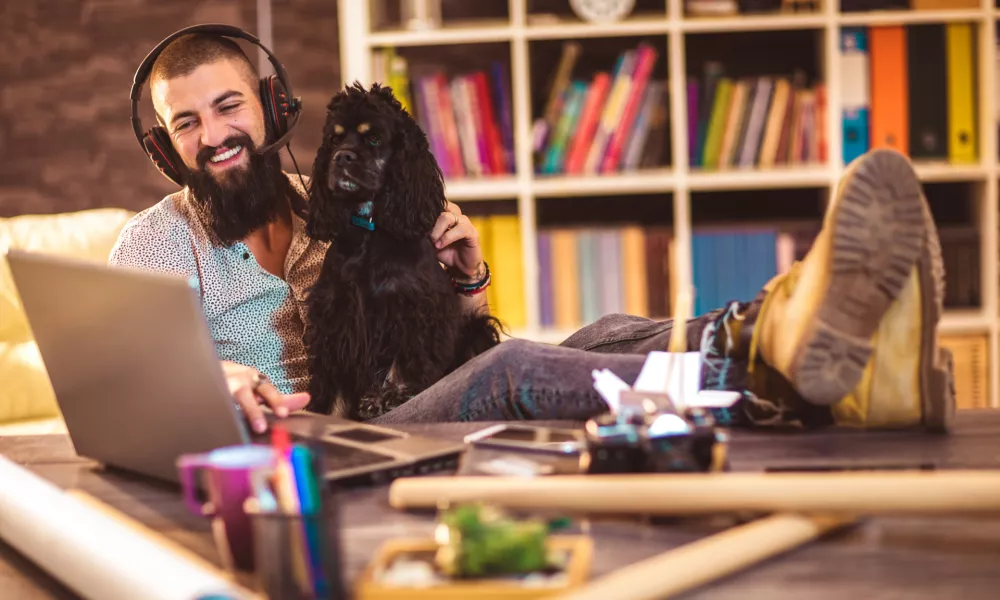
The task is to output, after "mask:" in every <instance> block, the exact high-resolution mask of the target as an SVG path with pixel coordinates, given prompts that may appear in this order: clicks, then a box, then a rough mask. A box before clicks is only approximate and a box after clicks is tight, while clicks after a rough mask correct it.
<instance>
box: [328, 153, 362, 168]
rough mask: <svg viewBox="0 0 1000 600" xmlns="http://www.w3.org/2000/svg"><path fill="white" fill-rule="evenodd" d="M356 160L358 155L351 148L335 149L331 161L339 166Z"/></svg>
mask: <svg viewBox="0 0 1000 600" xmlns="http://www.w3.org/2000/svg"><path fill="white" fill-rule="evenodd" d="M356 160H358V155H357V154H355V153H354V152H353V151H352V150H337V152H336V153H334V155H333V162H334V163H335V164H336V165H337V166H339V167H343V166H345V165H349V164H351V163H352V162H354V161H356Z"/></svg>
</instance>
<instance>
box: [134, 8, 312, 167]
mask: <svg viewBox="0 0 1000 600" xmlns="http://www.w3.org/2000/svg"><path fill="white" fill-rule="evenodd" d="M189 33H208V34H213V35H218V36H223V37H229V38H241V39H244V40H247V41H249V42H252V43H254V44H255V45H257V46H259V47H260V48H261V49H262V50H264V52H265V53H267V58H268V60H269V61H271V65H272V66H273V67H274V72H275V73H276V75H268V76H267V77H264V78H262V79H261V80H260V89H259V94H260V103H261V106H262V107H263V109H264V121H265V124H266V125H267V130H268V131H269V132H271V134H272V135H273V136H274V137H276V138H278V139H276V140H275V141H274V142H272V143H271V144H267V145H266V146H262V147H261V148H259V149H258V150H257V152H258V153H260V154H267V153H269V152H271V151H273V150H275V149H277V150H280V149H281V147H282V146H284V145H285V144H287V143H288V140H289V139H291V137H292V131H293V130H294V129H295V126H296V125H297V124H298V122H299V116H300V115H301V114H302V99H301V98H297V97H294V96H292V86H291V84H290V83H289V82H288V75H286V74H285V69H284V67H282V66H281V62H280V61H278V58H277V57H276V56H275V55H274V54H273V53H272V52H271V51H270V50H268V49H267V47H266V46H264V45H263V44H261V43H260V40H259V39H258V38H257V37H256V36H254V35H251V34H249V33H247V32H245V31H243V30H242V29H240V28H239V27H233V26H232V25H223V24H218V23H212V24H207V25H194V26H191V27H186V28H184V29H181V30H180V31H178V32H176V33H173V34H171V35H170V36H169V37H167V39H165V40H163V41H162V42H160V43H159V44H157V46H156V47H155V48H153V49H152V51H150V53H149V54H147V55H146V58H145V59H143V61H142V64H140V65H139V68H138V69H137V70H136V72H135V79H134V80H133V81H132V93H131V97H132V129H133V130H134V131H135V138H136V139H137V140H139V145H140V146H142V149H143V151H144V152H145V153H146V154H147V155H148V156H149V158H150V160H152V161H153V164H154V165H155V166H156V168H157V169H158V170H159V171H160V173H162V174H163V175H164V176H165V177H166V178H167V179H169V180H170V181H173V182H174V183H176V184H177V185H179V186H183V185H184V177H183V175H182V173H183V162H182V161H181V157H180V156H178V155H177V151H176V150H175V149H174V146H173V143H171V141H170V135H169V134H168V133H167V130H166V129H164V128H163V127H160V126H158V125H157V126H154V127H151V128H150V129H149V131H146V132H144V131H143V129H142V123H141V122H140V121H139V112H138V108H139V97H140V96H141V95H142V86H143V84H144V83H145V82H146V79H147V78H148V77H149V73H150V71H152V70H153V63H154V62H156V58H157V57H158V56H159V55H160V52H162V51H163V49H164V48H166V47H167V45H168V44H170V42H172V41H174V40H175V39H177V38H178V37H180V36H182V35H186V34H189Z"/></svg>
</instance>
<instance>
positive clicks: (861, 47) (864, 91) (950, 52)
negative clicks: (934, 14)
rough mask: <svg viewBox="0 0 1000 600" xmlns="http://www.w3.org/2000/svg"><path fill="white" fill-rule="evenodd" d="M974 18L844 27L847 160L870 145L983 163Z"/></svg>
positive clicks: (927, 156)
mask: <svg viewBox="0 0 1000 600" xmlns="http://www.w3.org/2000/svg"><path fill="white" fill-rule="evenodd" d="M976 27H977V25H975V24H973V23H948V24H920V25H892V26H884V27H869V28H865V27H846V28H844V29H843V30H842V31H841V44H840V47H841V93H842V98H841V104H842V105H843V110H844V113H843V131H844V133H843V137H844V155H843V159H844V163H845V164H847V163H850V162H851V161H852V160H854V159H855V158H857V157H858V156H861V155H863V154H864V153H865V152H867V151H868V150H869V149H871V148H893V149H895V150H898V151H899V152H902V153H904V154H907V155H908V156H910V157H911V158H914V159H924V160H941V161H948V162H950V163H956V164H957V163H975V162H978V160H979V158H978V154H979V153H978V142H977V137H978V136H977V129H976V127H977V126H976V82H975V80H976V68H977V67H976V54H977V52H976V40H975V28H976Z"/></svg>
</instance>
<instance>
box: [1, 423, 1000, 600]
mask: <svg viewBox="0 0 1000 600" xmlns="http://www.w3.org/2000/svg"><path fill="white" fill-rule="evenodd" d="M482 426H483V424H482V423H480V424H442V425H426V426H411V427H405V428H403V427H401V428H400V429H407V430H410V431H413V432H420V433H424V434H430V435H437V436H439V437H447V438H452V439H460V438H461V436H462V435H464V434H465V433H468V432H469V431H471V430H474V429H478V428H480V427H482ZM0 454H4V455H6V456H7V457H8V458H10V459H12V460H14V461H15V462H18V463H21V464H24V465H27V466H28V467H29V468H30V469H31V470H32V471H34V472H35V473H37V474H39V475H40V476H42V477H45V478H46V479H49V480H51V481H52V482H54V483H55V484H56V485H59V486H61V487H64V488H79V489H82V490H84V491H86V492H88V493H90V494H92V495H94V496H96V497H97V498H99V499H101V500H103V501H104V502H106V503H108V504H109V505H111V506H113V507H115V508H117V509H119V510H121V511H123V512H124V513H126V514H127V515H129V516H131V517H133V518H136V519H138V520H140V521H141V522H143V523H145V524H147V525H148V526H150V527H152V528H154V529H156V530H158V531H160V532H161V533H162V534H164V535H166V536H168V537H170V538H171V539H173V540H175V541H177V542H179V543H181V544H183V545H184V546H186V547H188V548H190V549H191V550H192V551H194V552H195V553H197V554H199V555H201V556H202V557H204V558H206V559H208V560H209V561H211V562H213V563H216V564H218V562H219V561H218V556H217V554H216V552H215V548H214V546H213V545H212V541H211V538H210V535H209V530H208V524H207V522H205V521H203V520H201V519H199V518H197V517H194V516H193V515H191V514H190V513H188V512H187V509H186V508H185V507H184V505H183V503H182V501H181V499H180V496H179V493H178V491H177V490H176V489H175V488H173V487H171V486H168V485H165V484H160V483H156V482H151V481H148V480H144V479H140V478H136V477H132V476H126V475H121V474H117V473H108V472H102V471H101V470H99V469H97V468H95V466H94V464H93V463H91V462H89V461H86V460H83V459H80V458H78V457H76V456H75V454H74V453H73V451H72V448H71V446H70V444H69V441H68V439H67V438H66V437H65V436H59V435H48V436H34V437H10V438H0ZM730 456H731V462H732V468H733V470H738V471H759V470H765V469H773V468H797V467H822V466H834V465H839V466H848V467H854V468H860V467H865V466H891V467H894V468H898V467H904V466H911V467H918V466H923V467H924V468H927V467H928V466H930V467H933V468H938V469H945V468H1000V412H992V411H976V412H968V413H964V414H960V415H959V419H958V424H957V428H956V432H955V433H954V434H953V435H951V436H947V437H943V436H935V435H930V434H923V433H919V432H852V431H825V432H819V433H815V432H814V433H809V434H804V433H787V434H786V433H780V434H779V433H768V434H764V433H755V432H735V434H734V438H733V441H732V447H731V455H730ZM386 489H387V488H385V487H380V488H374V489H367V490H358V491H355V492H351V493H350V494H349V495H348V496H347V498H346V500H347V501H346V503H345V506H344V507H343V510H344V512H343V518H342V522H343V523H346V524H349V525H348V526H347V529H346V530H345V532H344V536H345V537H344V540H345V541H344V545H345V548H346V553H347V556H346V564H345V569H346V573H347V576H348V578H349V579H352V580H353V579H354V578H355V577H356V576H357V575H358V574H359V573H360V571H361V569H362V568H363V566H364V565H365V564H366V563H367V561H368V560H369V559H370V558H371V557H372V555H373V554H374V552H375V549H376V548H377V547H378V546H379V545H380V544H381V543H382V542H383V541H384V540H386V539H388V538H390V537H395V536H401V535H425V534H430V533H431V531H432V527H433V525H432V523H433V521H432V516H431V515H427V514H410V513H403V512H399V511H395V510H392V509H390V508H389V507H388V506H387V494H386ZM590 526H591V532H592V534H593V536H594V540H595V550H596V554H595V563H594V571H593V574H594V575H595V576H599V575H602V574H605V573H608V572H610V571H612V570H614V569H616V568H618V567H621V566H623V565H626V564H629V563H631V562H634V561H637V560H641V559H643V558H646V557H649V556H652V555H654V554H657V553H660V552H663V551H665V550H667V549H670V548H672V547H674V546H677V545H680V544H684V543H687V542H690V541H693V540H696V539H698V538H700V537H702V536H704V535H707V534H710V533H712V532H714V531H717V530H718V529H719V527H720V523H719V522H717V520H716V522H713V521H712V520H686V521H676V522H672V523H669V524H656V525H652V524H650V523H648V522H640V521H617V522H607V521H605V522H593V523H590ZM247 582H248V583H249V580H247ZM75 597H76V596H75V595H74V594H72V593H71V592H70V591H68V590H66V589H64V588H62V587H61V586H60V585H59V584H58V583H57V582H56V581H55V580H53V579H52V578H50V577H49V576H47V575H46V574H45V573H43V572H41V571H39V570H38V569H36V568H35V567H34V566H33V565H32V564H31V563H30V562H28V561H26V560H25V559H24V558H23V557H21V556H20V555H19V554H18V553H17V552H16V551H14V550H13V549H11V548H10V547H8V546H4V545H3V544H2V543H0V598H4V599H6V598H11V599H15V598H16V599H18V600H22V599H23V600H31V599H36V598H75ZM685 597H686V598H712V599H730V598H731V599H733V600H736V599H740V600H744V599H746V598H769V599H785V598H787V599H789V600H791V599H800V598H829V599H838V600H841V599H844V598H856V599H864V598H907V599H910V598H935V599H941V598H962V599H965V600H968V599H974V598H991V599H993V598H997V597H1000V517H997V518H995V519H977V520H971V519H970V520H966V519H961V518H949V519H919V518H877V519H869V520H867V521H864V522H863V523H862V524H861V525H860V526H858V527H856V528H854V529H851V530H848V531H845V532H843V533H841V534H837V535H835V536H833V537H831V538H829V539H826V540H824V541H821V542H818V543H815V544H812V545H810V546H807V547H805V548H802V549H800V550H798V551H796V552H793V553H790V554H788V555H785V556H782V557H779V558H775V559H772V560H770V561H768V562H766V563H764V564H762V565H759V566H758V567H756V568H753V569H751V570H748V571H746V572H744V573H741V574H738V575H735V576H733V577H730V578H728V579H726V580H724V581H721V582H718V583H716V584H714V585H712V586H709V587H705V588H702V589H700V590H697V591H696V592H692V593H690V594H688V595H687V596H685Z"/></svg>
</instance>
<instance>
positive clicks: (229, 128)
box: [151, 59, 266, 187]
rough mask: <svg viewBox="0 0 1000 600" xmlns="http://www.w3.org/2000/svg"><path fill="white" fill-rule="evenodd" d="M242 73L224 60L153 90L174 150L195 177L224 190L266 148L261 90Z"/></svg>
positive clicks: (169, 80) (239, 68)
mask: <svg viewBox="0 0 1000 600" xmlns="http://www.w3.org/2000/svg"><path fill="white" fill-rule="evenodd" d="M249 80H250V77H248V76H247V73H246V71H245V70H244V69H242V68H241V67H240V65H238V64H237V63H235V62H234V61H231V60H228V59H224V60H218V61H215V62H213V63H209V64H204V65H201V66H199V67H197V68H196V69H195V70H194V71H193V72H192V73H191V74H189V75H185V76H182V77H175V78H172V79H165V80H158V81H155V82H154V83H153V85H152V89H151V92H152V99H153V106H154V107H155V108H156V112H157V114H158V115H160V117H161V118H162V119H163V124H164V126H165V127H166V129H167V132H168V133H169V134H170V139H171V140H172V141H173V144H174V148H175V149H176V150H177V153H178V154H179V155H180V157H181V159H182V160H183V161H184V164H185V165H187V167H188V168H189V169H191V170H192V171H202V172H204V173H206V174H208V175H210V176H211V177H212V178H213V179H215V180H216V181H217V182H218V183H219V184H220V185H222V186H223V187H226V186H227V184H230V183H231V182H233V183H235V182H236V181H238V180H240V179H241V178H239V177H235V175H237V174H238V173H241V172H242V174H243V175H244V176H245V175H246V171H247V169H248V168H249V166H250V156H249V155H250V152H249V149H248V148H246V147H245V144H241V143H239V142H240V138H243V139H244V140H246V139H247V138H249V139H250V140H251V141H252V142H253V144H254V147H257V148H259V147H261V146H262V145H264V141H265V137H266V131H265V129H264V114H263V111H262V110H261V106H260V99H259V98H258V96H257V89H256V87H255V86H252V85H251V84H252V83H255V82H251V81H249Z"/></svg>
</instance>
